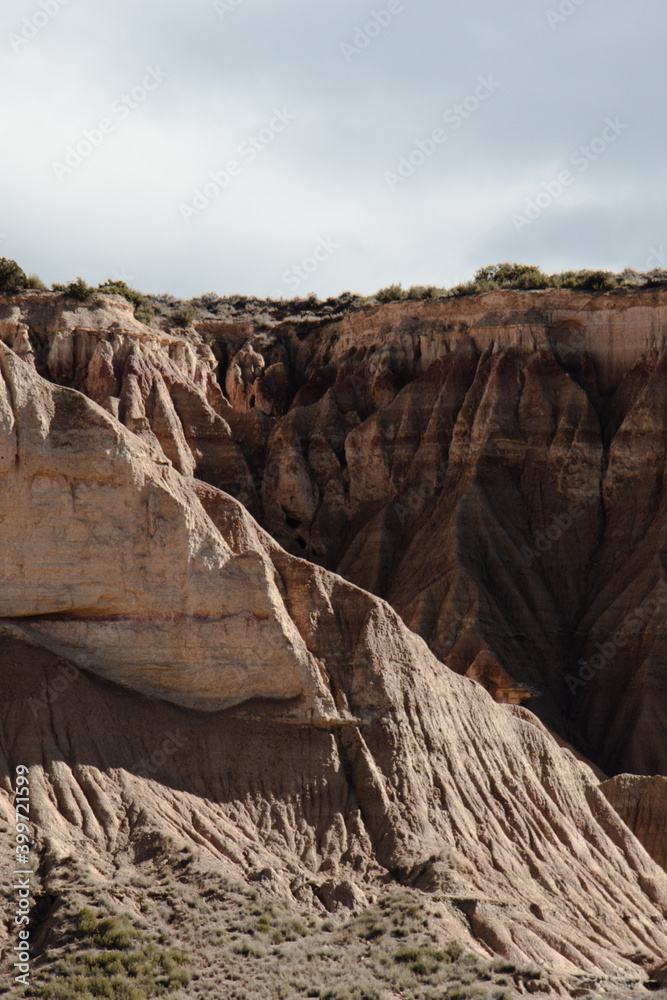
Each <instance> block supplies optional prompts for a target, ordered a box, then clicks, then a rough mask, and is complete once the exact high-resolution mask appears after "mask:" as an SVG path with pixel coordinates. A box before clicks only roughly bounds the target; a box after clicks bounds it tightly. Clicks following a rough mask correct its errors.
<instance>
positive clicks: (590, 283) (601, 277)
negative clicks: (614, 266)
mask: <svg viewBox="0 0 667 1000" xmlns="http://www.w3.org/2000/svg"><path fill="white" fill-rule="evenodd" d="M558 277H559V278H560V287H561V288H575V289H578V290H580V291H586V292H606V291H609V290H611V289H612V288H617V287H618V281H617V279H616V278H615V277H614V275H613V274H612V273H611V271H565V272H564V273H563V274H561V275H558Z"/></svg>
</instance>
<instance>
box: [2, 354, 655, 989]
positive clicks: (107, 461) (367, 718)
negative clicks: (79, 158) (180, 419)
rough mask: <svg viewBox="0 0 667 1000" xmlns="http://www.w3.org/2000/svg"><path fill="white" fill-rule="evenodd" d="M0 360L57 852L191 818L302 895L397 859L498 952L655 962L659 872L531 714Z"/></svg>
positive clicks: (142, 849)
mask: <svg viewBox="0 0 667 1000" xmlns="http://www.w3.org/2000/svg"><path fill="white" fill-rule="evenodd" d="M0 361H1V366H2V369H1V370H2V397H1V402H2V406H1V413H2V424H1V428H2V437H1V440H0V453H1V455H2V462H3V479H2V492H1V494H0V503H1V504H2V512H1V516H2V518H3V520H2V522H1V525H2V527H1V530H2V540H3V547H4V550H5V554H6V557H5V559H4V562H3V568H2V580H1V588H0V600H1V602H2V604H1V606H2V612H1V614H2V622H0V624H4V626H5V633H4V637H3V641H2V643H0V656H1V657H2V660H1V662H2V669H1V670H0V678H1V683H2V685H3V688H4V690H3V697H2V699H1V700H0V705H1V706H2V707H1V708H0V712H1V713H2V756H1V758H0V760H1V764H2V768H3V784H4V788H5V790H6V791H8V790H9V788H10V785H9V780H10V775H11V774H12V771H13V768H14V767H15V766H16V765H17V764H18V763H27V764H29V765H31V766H32V784H33V802H34V813H33V816H34V819H35V821H36V826H37V838H38V843H39V845H40V846H41V848H42V855H41V856H42V861H43V864H42V867H41V869H40V871H41V876H40V877H42V878H45V877H46V873H47V872H48V867H49V866H48V864H46V861H45V860H44V859H45V858H46V857H47V856H49V857H53V856H58V855H60V856H62V855H63V854H64V853H65V852H70V851H72V850H73V849H74V850H75V851H76V853H77V854H78V855H79V856H80V857H81V858H84V859H85V863H86V865H87V866H88V871H89V878H90V880H91V884H94V883H95V880H96V879H97V880H98V882H99V879H100V877H101V878H108V877H109V876H110V874H111V872H112V871H113V870H114V869H117V868H118V866H119V865H121V863H122V864H132V863H135V862H136V863H139V862H140V861H141V860H142V859H143V858H145V857H146V852H148V853H149V854H150V852H151V850H153V849H154V847H155V844H156V843H164V842H165V841H166V842H167V844H168V843H170V842H173V843H176V842H177V841H179V840H180V842H181V843H183V842H184V841H185V842H190V843H193V842H194V843H196V844H198V845H199V846H200V847H201V848H202V849H203V851H204V853H205V856H206V864H208V865H209V867H210V866H211V865H213V866H215V865H218V866H222V867H223V868H228V867H229V866H230V865H231V866H234V867H235V868H236V869H237V870H240V871H241V872H243V873H244V874H246V875H250V874H251V873H252V872H254V871H255V870H256V869H257V867H259V868H262V866H265V865H267V866H269V867H271V868H273V869H274V870H276V871H277V872H279V875H278V879H279V882H280V885H281V886H282V889H283V890H284V892H285V893H288V892H291V893H292V894H294V896H295V898H296V899H300V898H302V896H303V894H304V893H305V895H306V897H308V893H310V899H311V900H312V902H313V904H314V903H315V902H316V900H320V901H321V902H322V903H324V904H325V905H328V906H331V907H333V906H335V905H336V901H337V900H338V901H341V900H345V901H347V903H348V905H353V906H354V905H355V904H356V905H358V904H359V903H361V902H363V900H364V899H369V898H371V897H372V895H373V893H374V892H375V891H377V889H378V887H379V886H380V885H381V884H383V883H386V880H387V879H392V878H393V879H395V880H398V881H402V882H408V883H411V884H415V885H416V886H417V887H418V888H421V889H423V890H425V891H429V892H434V893H436V894H437V896H438V898H439V899H440V901H441V902H442V906H443V921H445V923H446V925H447V927H448V929H449V931H450V934H451V929H452V928H457V927H458V928H459V929H460V930H459V932H460V935H461V937H462V938H463V939H466V938H467V939H469V940H470V939H474V940H475V941H476V946H477V948H478V949H479V950H480V951H481V952H482V953H486V954H492V953H497V954H502V955H505V956H507V957H508V958H510V959H512V960H514V961H528V960H532V961H536V962H539V963H541V964H542V966H543V967H544V968H547V969H548V970H549V972H550V973H551V974H553V975H555V976H560V977H567V976H571V975H574V974H576V973H581V972H585V973H588V974H590V975H592V976H610V977H621V978H624V979H625V980H627V981H628V982H630V981H633V980H638V981H642V980H643V979H645V978H646V976H647V975H648V973H649V970H650V968H651V966H654V965H657V964H659V961H660V958H661V956H664V954H665V951H666V949H667V928H666V925H665V914H666V913H667V877H666V876H665V873H664V871H662V869H661V868H660V867H659V866H658V865H657V864H656V863H655V862H654V861H653V860H652V859H651V857H650V856H649V854H648V853H647V851H646V850H645V849H644V848H643V847H642V846H641V845H640V844H639V842H638V840H637V839H636V838H635V836H634V835H633V834H632V833H631V831H630V830H629V828H628V827H627V826H626V825H625V824H624V822H623V821H622V820H621V818H620V817H619V815H618V814H617V813H616V812H615V811H614V810H613V809H612V808H611V806H610V805H609V803H608V802H607V799H606V798H605V796H604V795H603V794H602V792H601V791H600V790H599V787H598V779H597V778H596V777H595V775H594V774H593V772H592V771H591V770H590V769H589V768H588V767H586V766H585V765H584V764H582V763H580V762H579V761H578V760H576V759H575V757H574V756H573V755H572V754H571V753H570V752H569V751H567V750H564V749H561V748H560V747H559V746H558V745H557V743H556V742H555V741H554V740H553V739H552V738H551V736H550V735H549V733H548V732H547V731H546V730H545V729H544V727H543V726H542V725H541V724H540V722H539V721H538V720H537V719H536V718H535V716H533V715H532V714H531V713H529V712H527V711H526V710H525V709H523V708H520V707H517V706H512V705H499V704H497V703H496V702H494V701H493V699H492V698H491V697H490V696H489V695H488V694H487V692H485V691H484V690H483V688H482V687H481V686H480V685H479V684H476V683H473V682H472V681H470V680H468V679H465V678H462V677H460V676H458V675H457V674H455V673H454V672H452V671H450V670H449V669H447V668H446V667H445V666H444V665H443V664H442V663H441V662H440V661H439V660H438V659H437V658H436V657H435V656H434V655H433V654H432V653H431V652H430V651H429V649H428V647H427V646H426V644H425V643H424V642H423V641H422V640H421V639H420V638H418V637H417V636H416V635H414V634H413V633H411V632H410V631H408V629H407V627H406V626H405V624H404V623H403V622H402V621H401V619H400V617H399V616H398V615H397V614H396V613H395V612H394V611H393V610H392V608H391V607H390V606H389V605H388V604H386V603H384V602H383V601H381V600H379V599H377V598H376V597H374V596H372V595H371V594H370V593H367V592H365V591H363V590H359V589H358V588H356V587H354V586H353V585H351V584H350V583H348V582H346V581H344V580H343V579H342V578H341V577H340V576H337V575H334V574H332V573H331V572H329V571H327V570H326V569H324V568H321V567H318V566H315V565H313V564H312V563H309V562H307V561H304V560H301V559H298V558H296V557H294V556H292V555H290V554H289V553H286V552H285V551H284V550H283V549H282V548H281V547H280V546H279V545H278V544H277V543H276V542H275V541H274V540H273V539H272V538H271V537H270V536H269V535H268V534H266V533H265V532H263V531H262V530H261V529H260V528H259V527H258V526H257V525H256V524H255V523H254V521H253V519H252V518H251V516H250V515H249V514H248V513H247V511H245V510H244V509H243V507H242V506H241V505H239V504H238V503H237V502H236V501H234V500H233V499H231V498H230V497H229V496H226V495H225V494H224V493H222V492H220V491H219V490H218V489H216V488H215V487H214V486H211V485H204V484H202V483H200V482H198V481H197V480H195V479H193V478H191V477H188V476H187V475H183V474H181V473H180V472H178V471H176V470H175V469H174V468H173V467H170V465H168V464H165V459H164V458H163V457H161V454H162V455H164V451H162V453H160V451H159V450H158V447H157V446H156V445H155V444H154V442H152V441H151V440H150V438H149V439H148V441H147V442H142V441H141V440H138V439H137V436H136V435H135V434H133V433H132V432H130V431H128V430H127V429H126V428H125V427H123V426H122V424H121V423H120V422H119V421H118V420H117V419H116V418H115V417H114V416H113V415H111V414H110V413H108V412H106V411H105V410H104V409H102V408H100V406H98V405H97V404H96V403H93V402H92V401H90V400H88V399H86V398H85V396H83V395H81V394H80V393H78V392H76V391H73V390H71V389H66V388H62V387H59V386H54V385H52V384H49V383H48V382H46V381H45V380H43V379H42V378H40V377H39V376H38V375H37V374H36V373H35V371H34V368H33V367H32V365H31V364H30V363H29V362H26V361H22V360H20V359H19V358H18V357H17V356H16V355H15V354H14V353H13V352H12V351H10V350H9V349H7V348H2V354H1V356H0ZM88 368H89V366H87V365H83V367H82V370H87V369H88ZM149 371H151V372H152V371H153V369H152V368H150V369H149ZM192 394H193V396H194V392H192ZM211 412H213V413H215V411H214V410H213V409H212V408H211ZM213 423H214V422H213V421H212V424H213ZM184 426H185V425H184ZM186 429H187V428H186ZM58 655H59V656H60V657H61V658H62V659H61V662H60V665H59V664H58ZM71 663H77V664H79V665H80V666H81V667H84V668H85V671H84V672H81V673H79V672H77V671H76V670H75V671H74V673H72V668H71V666H69V664H71ZM63 677H65V678H66V679H67V683H66V684H65V687H64V689H63V683H64V682H63V679H62V678H63ZM108 681H112V682H114V683H113V684H111V685H110V684H109V683H108ZM117 685H121V687H118V686H117ZM146 694H150V695H154V696H158V697H157V700H150V699H147V698H146V697H144V696H145V695H146ZM194 706H196V707H198V708H203V709H206V710H208V711H206V712H204V713H202V712H197V711H194ZM224 706H229V707H227V708H226V710H224V711H222V712H221V711H218V710H219V709H220V708H221V707H224ZM165 733H176V746H177V747H178V748H179V749H178V751H177V752H173V751H170V752H168V753H167V752H163V753H162V754H161V755H160V756H159V757H158V758H157V763H155V759H156V758H155V756H154V752H155V750H156V749H157V748H160V746H161V745H162V744H163V741H164V738H165ZM147 759H148V760H152V761H153V763H151V764H150V765H147V764H146V760H147ZM5 801H6V799H5ZM7 809H9V807H8V806H7ZM8 817H9V812H8ZM160 838H162V839H160ZM3 863H6V864H9V861H6V862H3ZM7 884H9V883H7ZM313 893H314V894H315V895H314V896H313ZM47 897H48V894H47ZM49 898H50V897H49ZM49 898H45V899H44V900H42V904H43V905H42V910H41V911H40V912H42V919H44V920H48V919H50V918H49V914H51V912H52V910H53V907H54V906H56V905H57V901H56V902H53V900H52V901H51V903H50V904H49ZM304 905H306V903H304ZM49 906H51V909H49ZM44 914H46V916H44ZM4 926H6V925H4ZM4 926H3V933H6V932H5V931H4ZM4 944H5V947H7V946H9V944H10V940H9V939H5V942H4ZM639 953H641V954H642V956H643V958H642V963H641V964H639V965H638V962H637V960H636V956H637V954H639ZM633 956H634V957H633Z"/></svg>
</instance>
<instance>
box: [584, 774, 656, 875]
mask: <svg viewBox="0 0 667 1000" xmlns="http://www.w3.org/2000/svg"><path fill="white" fill-rule="evenodd" d="M600 791H602V792H604V794H605V795H606V796H607V798H608V799H609V801H610V802H611V804H612V806H613V807H614V809H615V810H616V812H617V813H619V815H620V816H622V817H623V820H624V822H625V823H627V825H628V826H629V827H630V829H631V830H632V831H633V833H634V834H635V836H636V837H637V839H638V840H639V841H640V843H641V844H643V845H644V847H645V848H646V850H647V851H648V853H649V854H650V855H651V857H652V858H653V860H654V861H656V862H657V863H658V864H659V865H660V866H661V867H662V868H664V869H666V870H667V836H665V831H666V830H667V778H665V777H663V775H660V774H658V775H655V777H652V778H647V777H644V776H643V775H639V774H617V775H616V777H615V778H610V780H609V781H605V782H603V783H602V784H601V785H600Z"/></svg>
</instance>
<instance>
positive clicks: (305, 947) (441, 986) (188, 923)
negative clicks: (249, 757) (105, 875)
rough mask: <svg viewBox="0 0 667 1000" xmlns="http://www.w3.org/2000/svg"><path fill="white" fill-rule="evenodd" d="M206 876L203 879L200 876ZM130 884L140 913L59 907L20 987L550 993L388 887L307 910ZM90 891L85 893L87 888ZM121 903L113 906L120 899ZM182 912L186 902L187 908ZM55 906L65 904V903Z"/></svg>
mask: <svg viewBox="0 0 667 1000" xmlns="http://www.w3.org/2000/svg"><path fill="white" fill-rule="evenodd" d="M206 881H207V882H208V880H206ZM216 881H217V884H216V886H213V885H212V884H210V883H209V884H207V885H206V886H204V885H201V886H200V887H199V892H197V891H196V890H195V891H190V889H194V887H189V888H186V887H185V886H184V884H183V883H182V882H181V884H180V886H177V885H174V883H173V882H172V881H171V879H161V880H160V881H159V882H158V881H156V882H155V883H154V884H153V886H152V888H151V889H150V890H148V891H146V886H145V884H143V885H142V886H138V883H137V882H136V880H135V885H134V886H133V887H128V892H127V904H128V907H129V906H131V905H132V902H133V895H135V894H136V893H135V889H136V888H137V887H138V888H142V889H143V891H144V893H145V895H144V899H143V901H142V902H140V908H141V910H142V911H143V912H142V917H141V918H139V919H137V917H136V916H131V915H130V914H129V913H128V912H125V911H124V910H123V909H119V910H116V911H115V912H113V913H109V912H106V913H105V912H104V902H103V901H99V896H98V901H97V902H91V903H90V904H89V905H86V906H83V907H79V908H78V909H77V908H75V904H73V903H72V904H71V905H70V906H69V907H66V908H64V910H65V914H64V916H62V917H61V919H60V922H59V931H58V933H59V940H58V941H57V942H55V943H54V944H53V945H52V946H50V947H49V949H48V950H47V951H45V953H44V954H43V955H42V956H41V958H38V959H37V961H36V963H35V970H34V971H35V979H34V985H33V986H32V987H31V988H30V990H29V991H26V992H25V993H24V994H23V995H24V996H25V997H26V998H27V997H28V996H30V997H35V998H44V1000H95V998H98V997H105V998H108V1000H150V998H152V997H165V998H166V1000H185V998H186V997H187V998H193V1000H194V998H199V997H202V998H204V997H205V998H210V1000H218V998H219V1000H223V998H224V1000H299V998H304V1000H306V998H312V1000H392V998H395V997H397V996H399V997H400V998H401V1000H466V998H471V1000H472V998H477V1000H483V998H485V997H486V998H488V1000H510V998H511V997H514V996H516V995H518V994H519V993H524V992H525V991H526V990H527V989H528V991H529V992H548V990H549V986H548V983H547V980H546V979H545V977H544V975H543V973H541V972H540V971H539V970H538V969H536V968H533V967H525V968H523V967H521V968H520V967H517V966H516V965H515V964H514V963H512V962H508V961H506V960H504V959H496V960H493V961H491V960H489V961H486V960H483V959H481V958H480V957H479V956H477V955H475V954H473V953H472V952H470V951H467V950H466V949H465V948H464V947H462V946H461V945H460V944H459V943H457V942H456V941H449V942H445V943H442V942H440V941H439V938H438V927H437V923H438V921H437V912H436V910H437V907H435V909H434V907H433V905H432V904H431V901H429V900H428V899H420V898H419V897H420V894H419V893H416V892H414V891H412V890H403V889H398V888H396V889H394V890H390V891H388V892H387V893H386V894H385V895H384V896H383V897H381V898H380V899H379V900H378V902H377V903H375V904H374V905H372V906H370V907H368V908H367V909H364V910H362V911H360V912H356V913H350V911H349V910H345V911H343V912H342V913H340V912H339V913H337V914H335V915H327V914H324V915H319V916H318V915H314V914H313V913H312V911H311V914H310V916H307V917H305V918H304V917H303V916H301V915H299V913H298V912H297V911H296V910H294V909H292V907H291V906H290V904H286V903H285V901H283V900H278V899H276V898H275V897H273V896H272V895H267V894H266V893H264V892H262V891H257V890H256V889H254V888H251V887H246V886H243V885H240V884H238V885H233V884H231V883H228V882H226V881H225V880H216ZM91 895H92V894H91ZM119 905H121V904H119ZM183 911H185V912H183ZM62 912H63V911H62V910H61V913H62Z"/></svg>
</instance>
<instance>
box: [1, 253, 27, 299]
mask: <svg viewBox="0 0 667 1000" xmlns="http://www.w3.org/2000/svg"><path fill="white" fill-rule="evenodd" d="M23 288H28V277H27V275H26V273H25V271H24V270H23V268H22V267H19V265H18V264H17V263H16V261H15V260H10V259H9V258H8V257H0V292H4V293H5V294H8V295H12V294H13V293H14V292H20V291H21V289H23Z"/></svg>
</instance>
